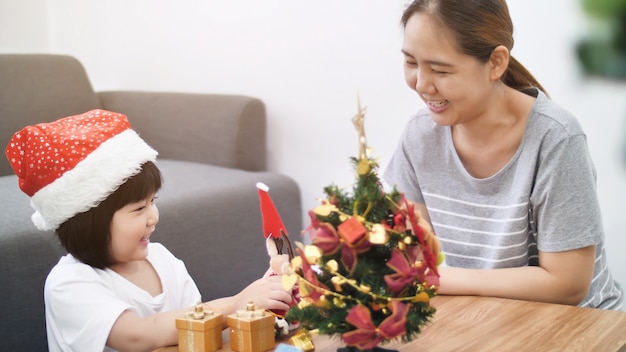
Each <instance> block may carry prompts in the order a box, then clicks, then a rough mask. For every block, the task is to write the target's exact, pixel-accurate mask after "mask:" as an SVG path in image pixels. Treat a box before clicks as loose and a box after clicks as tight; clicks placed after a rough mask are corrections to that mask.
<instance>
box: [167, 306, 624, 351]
mask: <svg viewBox="0 0 626 352" xmlns="http://www.w3.org/2000/svg"><path fill="white" fill-rule="evenodd" d="M433 304H434V306H435V307H436V308H437V312H436V313H435V315H434V318H433V320H432V322H431V323H429V324H428V325H426V326H425V327H424V329H423V331H422V333H421V334H420V335H419V336H418V337H417V338H416V339H415V340H413V341H412V342H410V343H407V344H402V343H400V342H394V343H390V344H386V345H382V346H381V347H384V348H388V349H396V350H399V351H401V352H405V351H406V352H409V351H419V352H436V351H442V352H443V351H445V352H449V351H583V352H586V351H602V352H610V351H626V312H617V311H608V310H600V309H591V308H579V307H572V306H565V305H558V304H546V303H537V302H527V301H517V300H508V299H501V298H492V297H472V296H440V297H436V298H435V299H434V300H433ZM223 336H224V337H225V339H224V348H223V349H222V350H221V351H229V350H230V348H229V347H230V343H229V340H228V333H227V331H225V332H224V334H223ZM313 341H314V343H315V351H316V352H327V351H328V352H332V351H335V350H336V349H337V347H341V346H343V343H342V341H341V340H340V339H339V338H338V337H335V338H332V337H328V336H314V338H313ZM158 351H159V352H165V351H168V352H172V351H177V348H176V347H168V348H163V349H159V350H158Z"/></svg>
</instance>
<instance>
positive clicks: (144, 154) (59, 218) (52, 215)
mask: <svg viewBox="0 0 626 352" xmlns="http://www.w3.org/2000/svg"><path fill="white" fill-rule="evenodd" d="M156 156H157V152H156V150H154V149H152V148H151V147H150V146H149V145H148V144H146V142H145V141H144V140H143V139H141V138H140V137H139V135H137V133H136V132H135V131H134V130H131V129H127V130H125V131H123V132H121V133H119V134H117V135H115V136H113V137H111V138H109V139H108V140H106V141H105V142H103V143H102V144H101V145H100V146H99V147H98V148H97V149H95V150H94V151H92V152H91V153H90V154H89V155H88V156H87V157H85V159H83V160H82V161H81V162H79V163H78V164H77V165H76V166H75V167H74V168H73V169H72V170H69V171H67V172H66V173H64V174H63V176H62V177H59V178H57V179H56V180H55V181H54V182H52V183H50V184H49V185H47V186H45V187H43V188H42V189H40V190H39V191H37V193H35V194H34V195H33V196H32V198H31V205H32V207H33V208H34V209H35V213H34V214H33V215H32V220H33V223H34V224H35V226H37V228H38V229H40V230H55V229H56V228H58V227H59V225H61V224H62V223H63V222H65V221H66V220H68V219H70V218H71V217H73V216H74V215H76V214H78V213H82V212H85V211H87V210H89V209H91V208H93V207H96V206H97V205H98V204H100V203H101V202H102V201H103V200H105V199H106V198H107V197H108V196H109V195H110V194H111V193H113V192H114V191H115V190H116V189H117V188H119V186H121V185H122V184H123V183H124V182H126V180H127V179H128V178H130V177H131V176H134V175H136V174H138V173H139V172H140V171H141V166H142V165H143V164H144V163H145V162H147V161H153V162H154V161H156Z"/></svg>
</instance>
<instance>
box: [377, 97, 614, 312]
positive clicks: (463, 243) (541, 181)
mask: <svg viewBox="0 0 626 352" xmlns="http://www.w3.org/2000/svg"><path fill="white" fill-rule="evenodd" d="M528 93H529V94H532V95H534V96H536V97H537V100H536V101H535V104H534V106H533V109H532V111H531V113H530V115H529V117H528V122H527V124H526V131H525V133H524V138H523V140H522V143H521V144H520V146H519V148H518V150H517V151H516V153H515V155H514V156H513V157H512V158H511V160H510V161H509V162H508V163H507V164H506V165H505V166H504V167H503V168H502V169H501V170H500V171H498V172H497V173H496V174H494V175H492V176H490V177H487V178H480V179H479V178H475V177H472V176H471V175H470V174H469V173H468V172H467V170H466V169H465V167H464V166H463V163H462V162H461V160H460V158H459V156H458V154H457V152H456V149H455V147H454V142H453V140H452V134H451V130H450V127H449V126H438V125H436V124H435V123H434V122H433V120H432V119H431V118H430V115H429V112H428V110H426V109H424V110H421V111H420V112H419V113H418V114H417V115H415V116H414V117H413V118H411V120H410V121H409V122H408V124H407V126H406V129H405V131H404V134H403V136H402V138H401V141H400V144H399V146H398V149H397V150H396V152H395V153H394V155H393V157H392V158H391V161H390V163H389V166H388V168H387V170H386V173H385V180H386V181H387V182H388V183H389V184H390V185H395V186H397V188H398V190H399V191H401V192H404V193H405V195H406V197H407V199H409V200H411V201H414V202H417V203H424V204H426V207H427V209H428V214H429V215H430V219H431V222H432V225H433V228H434V230H435V233H436V234H437V236H438V237H439V239H440V241H441V249H442V251H443V252H444V254H445V257H446V263H447V264H448V265H450V266H455V267H463V268H476V269H495V268H511V267H520V266H526V265H538V264H539V263H538V261H539V258H538V255H537V254H538V250H539V251H544V252H560V251H568V250H573V249H577V248H582V247H586V246H590V245H596V260H595V269H594V274H593V280H592V283H591V288H590V289H589V293H588V294H587V297H585V299H584V300H583V301H582V302H581V303H580V305H581V306H583V307H594V308H605V309H616V310H617V309H620V306H621V302H622V300H623V290H622V288H621V286H620V285H619V283H618V282H616V281H615V280H614V279H613V277H612V275H611V272H610V270H609V268H608V263H607V259H606V252H605V246H604V232H603V226H602V219H601V216H600V206H599V203H598V199H597V196H596V190H595V182H596V174H595V169H594V166H593V162H592V160H591V158H590V156H589V151H588V148H587V140H586V136H585V134H584V132H583V130H582V128H581V126H580V124H579V123H578V121H577V120H576V118H575V117H574V116H572V114H570V113H569V112H567V111H565V110H564V109H563V108H561V107H560V106H558V105H557V104H556V103H554V102H553V101H552V100H549V99H548V98H547V97H546V95H545V94H543V93H542V92H541V91H539V90H537V89H533V90H531V91H529V92H528Z"/></svg>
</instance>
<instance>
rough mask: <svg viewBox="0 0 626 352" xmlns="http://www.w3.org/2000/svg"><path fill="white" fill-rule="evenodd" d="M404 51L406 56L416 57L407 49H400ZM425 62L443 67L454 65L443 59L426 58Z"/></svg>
mask: <svg viewBox="0 0 626 352" xmlns="http://www.w3.org/2000/svg"><path fill="white" fill-rule="evenodd" d="M400 51H401V52H402V54H404V56H407V57H410V58H412V59H414V58H415V57H414V56H413V55H411V54H409V53H408V52H407V51H406V50H404V49H402V50H400ZM424 63H425V64H428V65H435V66H443V67H453V66H454V65H452V64H450V63H447V62H443V61H437V60H426V61H424Z"/></svg>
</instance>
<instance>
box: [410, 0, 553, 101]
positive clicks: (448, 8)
mask: <svg viewBox="0 0 626 352" xmlns="http://www.w3.org/2000/svg"><path fill="white" fill-rule="evenodd" d="M418 12H424V13H427V14H428V15H430V16H432V18H434V19H435V21H437V22H438V23H440V24H441V25H442V26H443V27H445V28H449V29H450V30H451V31H452V32H453V33H454V35H455V37H456V40H457V43H458V45H459V48H458V50H459V51H460V52H462V53H464V54H466V55H470V56H473V57H475V58H476V59H477V60H479V61H480V62H482V63H486V62H487V61H489V58H490V56H491V53H492V52H493V50H494V49H495V48H496V47H497V46H499V45H504V46H505V47H506V48H507V49H509V52H510V51H511V50H512V49H513V21H511V16H510V14H509V8H508V6H507V4H506V1H505V0H414V1H413V2H412V3H410V4H409V5H408V6H407V8H406V9H405V10H404V13H403V14H402V18H401V20H400V22H401V24H402V27H403V28H406V24H407V22H408V21H409V19H410V18H411V16H413V15H414V14H415V13H418ZM501 80H502V81H503V82H504V84H506V85H507V86H509V87H511V88H514V89H517V90H519V91H523V90H525V89H528V88H532V87H536V88H538V89H539V90H541V91H543V92H544V93H546V95H547V92H546V90H545V89H544V88H543V87H542V86H541V84H539V82H538V81H537V80H536V79H535V77H533V75H532V74H531V73H530V72H529V71H528V70H527V69H526V68H525V67H524V66H523V65H522V64H521V63H520V62H519V61H517V60H516V59H515V58H514V57H513V56H511V57H510V60H509V67H508V68H507V70H506V72H505V73H504V75H502V78H501Z"/></svg>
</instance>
